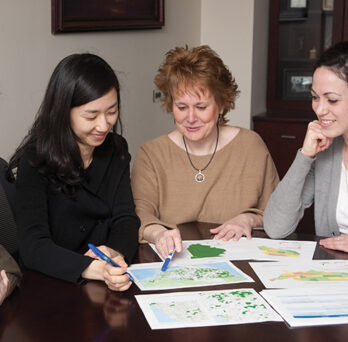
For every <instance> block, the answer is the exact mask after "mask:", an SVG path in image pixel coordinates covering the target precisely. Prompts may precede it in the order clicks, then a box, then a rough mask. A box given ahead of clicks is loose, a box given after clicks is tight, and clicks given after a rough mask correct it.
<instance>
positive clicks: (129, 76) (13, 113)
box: [0, 0, 269, 159]
mask: <svg viewBox="0 0 348 342" xmlns="http://www.w3.org/2000/svg"><path fill="white" fill-rule="evenodd" d="M268 2H269V0H242V1H241V0H165V26H164V27H163V28H162V29H161V30H135V31H110V32H92V33H69V34H61V35H55V36H54V35H52V34H51V13H50V11H51V5H50V1H48V0H29V1H24V0H0V156H2V157H4V158H6V159H8V157H9V156H10V155H11V154H12V153H13V152H14V149H15V148H16V146H17V145H18V143H19V142H20V141H21V139H22V138H23V137H24V135H25V134H26V132H27V130H28V128H29V127H30V125H31V124H32V122H33V119H34V116H35V113H36V111H37V109H38V107H39V105H40V102H41V100H42V97H43V94H44V91H45V88H46V85H47V81H48V79H49V77H50V75H51V73H52V71H53V69H54V67H55V66H56V65H57V63H58V62H59V61H60V60H61V59H62V58H63V57H65V56H67V55H68V54H71V53H75V52H86V51H88V52H92V53H96V54H98V55H100V56H101V57H103V58H104V59H106V60H107V61H108V62H109V63H110V65H111V66H112V67H113V68H114V69H115V70H116V71H118V76H119V79H120V81H121V86H122V92H121V96H122V116H123V123H124V128H125V130H124V134H125V136H126V138H127V140H128V143H129V146H130V152H131V154H132V155H133V157H134V156H135V153H136V151H137V149H138V147H139V145H140V144H141V143H142V142H144V141H146V140H148V139H151V138H153V137H156V136H158V135H161V134H165V133H166V132H167V131H169V130H171V129H172V128H173V120H172V117H171V116H170V115H167V114H166V113H164V111H163V110H162V109H161V107H160V105H159V103H153V102H152V90H153V89H154V85H153V78H154V76H155V74H156V71H157V68H158V66H159V64H160V63H161V62H162V60H163V56H164V53H165V52H167V51H168V50H169V49H171V48H173V47H175V46H182V45H184V44H188V45H189V46H196V45H199V44H209V45H210V46H211V47H212V48H213V49H214V50H215V51H216V52H217V53H218V54H219V55H220V56H221V57H222V59H223V60H224V62H225V64H227V65H228V66H229V68H230V69H231V71H232V74H233V75H234V76H235V78H236V81H237V83H238V85H239V88H240V90H241V96H240V97H239V99H237V103H236V109H235V110H234V111H233V112H231V113H230V114H229V117H230V119H231V121H230V123H231V124H233V125H237V126H242V127H247V128H249V127H250V121H251V117H252V115H253V114H255V113H259V112H260V111H262V110H263V109H264V108H265V101H266V57H267V34H268V33H267V30H268V29H267V26H268V25H267V20H268V19H267V18H268Z"/></svg>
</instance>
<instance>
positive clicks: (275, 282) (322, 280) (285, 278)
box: [250, 260, 348, 292]
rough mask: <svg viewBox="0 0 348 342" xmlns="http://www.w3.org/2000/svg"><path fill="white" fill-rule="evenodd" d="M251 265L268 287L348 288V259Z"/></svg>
mask: <svg viewBox="0 0 348 342" xmlns="http://www.w3.org/2000/svg"><path fill="white" fill-rule="evenodd" d="M250 266H251V267H252V268H253V270H254V271H255V273H256V274H257V276H258V277H259V278H260V280H261V281H262V283H263V284H264V286H265V287H266V288H296V287H298V288H304V287H319V286H320V287H328V286H330V287H331V286H344V287H345V288H346V289H347V290H348V260H312V261H307V262H301V263H284V262H251V263H250ZM347 292H348V291H347Z"/></svg>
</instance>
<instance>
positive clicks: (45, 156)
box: [8, 53, 140, 291]
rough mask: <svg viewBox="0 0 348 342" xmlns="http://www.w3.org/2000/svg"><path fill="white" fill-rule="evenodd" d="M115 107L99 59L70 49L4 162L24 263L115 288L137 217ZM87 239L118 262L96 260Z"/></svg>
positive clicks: (123, 279)
mask: <svg viewBox="0 0 348 342" xmlns="http://www.w3.org/2000/svg"><path fill="white" fill-rule="evenodd" d="M119 110H120V87H119V82H118V79H117V77H116V75H115V73H114V71H113V70H112V69H111V67H110V66H109V65H108V64H107V63H106V62H105V61H104V60H103V59H102V58H100V57H98V56H96V55H92V54H88V53H86V54H73V55H70V56H68V57H66V58H64V59H63V60H62V61H61V62H60V63H59V64H58V65H57V67H56V68H55V70H54V72H53V74H52V76H51V79H50V81H49V84H48V87H47V90H46V93H45V96H44V99H43V102H42V104H41V106H40V109H39V111H38V114H37V116H36V119H35V121H34V124H33V126H32V128H31V129H30V130H29V133H28V135H27V136H26V137H25V138H24V140H23V141H22V143H21V144H20V146H19V147H18V148H17V150H16V152H15V153H14V155H13V156H12V158H11V159H10V162H9V169H8V176H9V177H11V176H12V179H13V180H15V182H16V191H17V193H16V221H17V225H18V234H19V251H20V261H21V263H22V264H24V266H25V267H26V268H29V269H33V270H37V271H40V272H42V273H45V274H47V275H49V276H52V277H56V278H59V279H63V280H67V281H71V282H76V283H80V282H82V281H83V280H84V279H96V280H101V281H104V282H105V283H106V285H107V286H108V287H109V288H110V289H111V290H115V291H124V290H127V289H128V288H129V286H130V285H131V281H130V280H129V277H128V274H125V273H126V269H127V263H130V262H131V261H132V258H133V256H134V255H135V252H136V250H137V246H138V229H139V224H140V222H139V219H138V217H137V216H136V214H135V211H134V209H135V208H134V203H133V197H132V192H131V188H130V179H129V162H130V155H129V153H128V147H127V143H126V141H125V139H124V138H123V137H122V136H121V133H122V126H121V122H120V114H119ZM117 132H120V133H117ZM16 168H17V172H16V175H15V174H14V170H16ZM88 243H92V244H94V245H96V246H97V247H98V248H99V249H100V250H101V251H102V252H104V253H105V254H106V255H108V256H109V257H110V258H112V260H114V261H115V262H116V263H117V264H119V265H120V267H119V268H117V267H113V266H111V265H109V264H108V263H106V262H105V261H102V260H100V259H97V257H96V255H95V254H94V253H93V252H92V251H91V250H90V249H88ZM126 262H127V263H126Z"/></svg>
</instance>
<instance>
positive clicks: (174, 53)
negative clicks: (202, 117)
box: [154, 45, 239, 124]
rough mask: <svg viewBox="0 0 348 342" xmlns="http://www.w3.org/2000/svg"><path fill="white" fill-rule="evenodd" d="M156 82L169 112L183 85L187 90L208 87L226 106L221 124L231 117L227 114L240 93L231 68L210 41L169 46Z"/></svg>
mask: <svg viewBox="0 0 348 342" xmlns="http://www.w3.org/2000/svg"><path fill="white" fill-rule="evenodd" d="M154 83H155V85H156V87H157V88H158V89H159V90H160V91H161V92H162V93H163V95H164V96H163V98H162V103H163V106H164V108H165V109H166V110H167V112H172V111H173V97H174V95H175V94H176V92H177V91H178V90H179V89H180V88H181V87H183V88H184V90H185V89H190V88H195V87H202V86H203V87H207V88H208V89H209V91H210V92H211V94H212V95H213V96H214V99H215V101H216V102H217V104H218V105H219V106H221V107H222V108H223V112H222V120H221V121H219V122H220V123H221V124H225V123H226V122H227V121H228V120H227V119H226V114H227V112H228V111H229V110H231V109H234V107H235V101H236V98H237V97H238V95H239V90H238V85H237V83H236V82H235V79H234V77H233V76H232V74H231V72H230V70H229V69H228V67H227V66H226V65H225V64H224V63H223V61H222V59H221V58H220V57H219V56H218V54H217V53H216V52H215V51H214V50H212V49H211V48H210V47H209V46H208V45H201V46H197V47H193V48H191V49H189V48H188V46H187V45H186V46H185V47H176V48H174V49H172V50H169V51H168V52H167V53H166V56H165V60H164V62H163V63H162V65H161V66H160V67H159V69H158V73H157V75H156V77H155V79H154Z"/></svg>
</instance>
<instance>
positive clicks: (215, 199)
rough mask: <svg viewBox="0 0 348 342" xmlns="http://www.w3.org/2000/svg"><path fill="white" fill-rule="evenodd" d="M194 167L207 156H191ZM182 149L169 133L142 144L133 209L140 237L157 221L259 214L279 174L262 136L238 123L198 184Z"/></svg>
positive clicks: (171, 224) (169, 224)
mask: <svg viewBox="0 0 348 342" xmlns="http://www.w3.org/2000/svg"><path fill="white" fill-rule="evenodd" d="M190 156H191V159H192V162H193V164H194V165H195V166H196V167H197V168H202V167H204V166H205V165H206V164H207V162H208V161H209V158H210V157H211V155H206V156H195V155H190ZM196 173H197V171H196V170H194V169H193V168H192V166H191V164H190V162H189V160H188V158H187V154H186V151H185V150H183V149H181V148H180V147H179V146H177V145H176V144H175V143H174V142H173V141H172V140H171V139H170V138H169V137H168V136H167V135H164V136H161V137H159V138H156V139H154V140H151V141H148V142H146V143H145V144H143V145H142V146H141V147H140V149H139V151H138V154H137V157H136V159H135V162H134V165H133V170H132V177H131V181H132V189H133V195H134V201H135V205H136V213H137V214H138V216H139V217H140V219H141V223H142V224H141V228H140V230H139V232H140V233H139V239H140V241H142V242H143V241H144V240H143V231H144V228H145V227H146V226H148V225H150V224H161V225H163V226H165V227H168V228H174V227H176V225H177V224H180V223H185V222H191V221H200V222H214V223H224V222H225V221H227V220H229V219H231V218H233V217H235V216H236V215H238V214H241V213H245V212H253V213H257V214H260V215H262V214H263V210H264V208H265V206H266V203H267V200H268V198H269V196H270V195H271V193H272V191H273V190H274V188H275V187H276V185H277V183H278V181H279V179H278V174H277V171H276V168H275V166H274V164H273V161H272V158H271V156H270V154H269V152H268V150H267V148H266V146H265V144H264V143H263V141H262V139H261V138H260V137H259V136H258V135H257V134H256V133H255V132H253V131H250V130H247V129H243V128H241V129H240V131H239V133H238V134H237V136H236V137H235V138H234V139H233V140H232V141H231V142H229V143H228V144H227V145H226V146H224V147H223V148H222V149H220V150H219V151H217V152H216V154H215V156H214V158H213V160H212V162H211V164H210V165H209V167H208V168H207V169H206V170H205V171H204V172H203V173H204V175H205V181H204V182H202V183H197V182H196V181H195V179H194V176H195V174H196Z"/></svg>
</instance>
